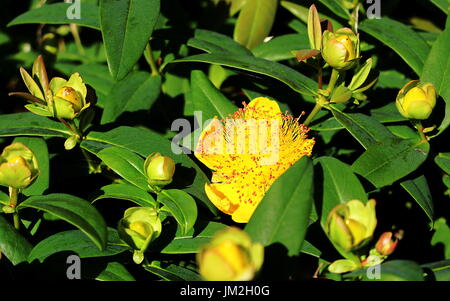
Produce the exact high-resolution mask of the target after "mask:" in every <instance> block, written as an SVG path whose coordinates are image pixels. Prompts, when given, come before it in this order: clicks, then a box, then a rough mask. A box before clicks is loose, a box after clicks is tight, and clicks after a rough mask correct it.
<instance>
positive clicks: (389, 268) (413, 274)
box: [346, 260, 424, 281]
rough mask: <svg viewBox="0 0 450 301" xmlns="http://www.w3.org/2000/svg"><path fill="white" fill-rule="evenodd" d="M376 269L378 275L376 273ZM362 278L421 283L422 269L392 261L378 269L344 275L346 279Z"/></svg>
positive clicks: (409, 262)
mask: <svg viewBox="0 0 450 301" xmlns="http://www.w3.org/2000/svg"><path fill="white" fill-rule="evenodd" d="M377 268H378V271H379V274H378V273H377ZM369 269H370V270H369ZM355 276H362V279H363V280H364V281H423V280H424V277H423V270H422V268H421V267H420V266H419V265H418V264H417V263H415V262H414V261H410V260H392V261H388V262H385V263H383V264H381V265H380V266H378V267H370V268H368V269H362V270H357V271H355V272H352V273H349V274H347V275H346V278H347V277H349V278H351V277H355Z"/></svg>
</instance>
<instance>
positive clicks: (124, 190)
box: [92, 184, 156, 207]
mask: <svg viewBox="0 0 450 301" xmlns="http://www.w3.org/2000/svg"><path fill="white" fill-rule="evenodd" d="M101 199H119V200H126V201H131V202H134V203H136V204H137V205H139V206H142V207H156V201H155V200H154V199H153V197H152V196H151V195H150V194H149V193H148V192H146V191H144V190H142V189H140V188H137V187H136V186H133V185H130V184H110V185H106V186H103V187H102V188H101V195H99V196H98V197H96V198H95V199H94V200H93V201H92V202H95V201H97V200H101Z"/></svg>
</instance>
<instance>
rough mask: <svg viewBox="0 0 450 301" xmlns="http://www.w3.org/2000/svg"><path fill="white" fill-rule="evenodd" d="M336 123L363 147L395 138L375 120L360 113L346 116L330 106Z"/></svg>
mask: <svg viewBox="0 0 450 301" xmlns="http://www.w3.org/2000/svg"><path fill="white" fill-rule="evenodd" d="M330 108H331V109H332V113H333V115H334V117H335V118H336V119H337V121H338V122H339V123H340V124H342V125H343V126H344V127H345V128H346V129H347V130H348V131H349V133H350V134H351V135H352V136H353V137H354V138H355V139H356V140H358V142H359V143H360V144H361V145H362V146H363V147H364V148H366V149H367V148H368V147H370V146H371V145H373V144H375V143H377V142H378V141H381V140H384V139H389V138H394V137H395V136H394V135H393V134H392V133H391V132H390V131H389V130H388V129H387V128H386V127H385V126H383V125H382V124H381V123H379V122H378V121H376V120H375V119H373V118H371V117H369V116H367V115H364V114H360V113H353V114H347V113H344V112H341V111H339V110H338V109H337V108H335V107H333V106H330Z"/></svg>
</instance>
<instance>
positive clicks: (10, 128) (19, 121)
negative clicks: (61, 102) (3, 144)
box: [0, 112, 70, 138]
mask: <svg viewBox="0 0 450 301" xmlns="http://www.w3.org/2000/svg"><path fill="white" fill-rule="evenodd" d="M22 135H28V136H44V137H66V138H67V137H69V136H70V132H69V130H68V129H67V128H66V127H64V125H62V123H60V122H56V121H53V120H51V119H49V118H43V117H42V116H37V115H35V114H33V113H29V112H27V113H15V114H5V115H2V118H0V136H3V137H5V136H22Z"/></svg>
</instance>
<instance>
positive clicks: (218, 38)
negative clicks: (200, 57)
mask: <svg viewBox="0 0 450 301" xmlns="http://www.w3.org/2000/svg"><path fill="white" fill-rule="evenodd" d="M189 46H191V47H194V48H197V49H201V50H203V51H206V52H209V53H211V52H214V53H218V52H222V53H228V52H232V53H234V54H237V55H244V56H247V55H252V53H251V51H250V50H248V49H247V48H245V47H244V46H242V45H241V44H239V43H237V42H236V41H234V40H233V39H231V38H230V37H228V36H226V35H223V34H220V33H217V32H214V31H209V30H204V29H197V30H195V33H194V37H193V38H191V39H189Z"/></svg>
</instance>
